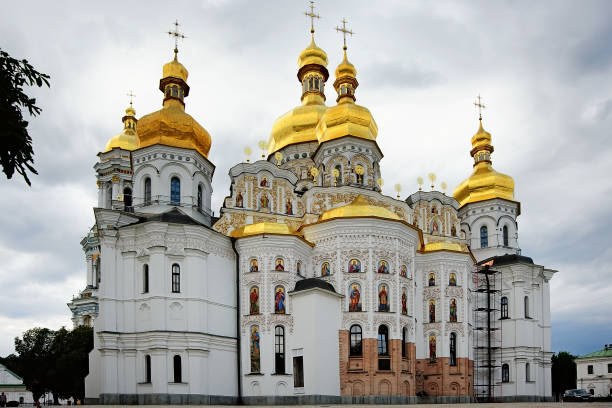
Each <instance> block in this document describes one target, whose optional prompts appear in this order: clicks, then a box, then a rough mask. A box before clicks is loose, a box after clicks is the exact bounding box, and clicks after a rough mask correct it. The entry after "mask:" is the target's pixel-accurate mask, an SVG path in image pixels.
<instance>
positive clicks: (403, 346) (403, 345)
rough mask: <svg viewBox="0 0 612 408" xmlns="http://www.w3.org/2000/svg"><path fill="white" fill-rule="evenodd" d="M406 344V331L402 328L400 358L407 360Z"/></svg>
mask: <svg viewBox="0 0 612 408" xmlns="http://www.w3.org/2000/svg"><path fill="white" fill-rule="evenodd" d="M407 344H408V329H406V328H405V327H404V328H402V358H408V350H406V345H407Z"/></svg>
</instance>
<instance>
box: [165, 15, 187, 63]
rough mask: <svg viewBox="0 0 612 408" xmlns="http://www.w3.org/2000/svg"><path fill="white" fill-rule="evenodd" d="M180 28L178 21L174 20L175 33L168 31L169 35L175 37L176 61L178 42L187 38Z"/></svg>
mask: <svg viewBox="0 0 612 408" xmlns="http://www.w3.org/2000/svg"><path fill="white" fill-rule="evenodd" d="M179 26H180V24H179V22H178V20H174V31H168V35H169V36H170V37H174V59H176V54H178V40H179V39H181V40H182V39H185V38H187V37H185V35H184V34H183V33H181V32H179V30H178V28H179Z"/></svg>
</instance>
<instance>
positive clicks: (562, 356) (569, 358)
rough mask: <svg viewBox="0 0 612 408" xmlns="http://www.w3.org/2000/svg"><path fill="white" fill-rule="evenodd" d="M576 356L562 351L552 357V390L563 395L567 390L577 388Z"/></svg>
mask: <svg viewBox="0 0 612 408" xmlns="http://www.w3.org/2000/svg"><path fill="white" fill-rule="evenodd" d="M575 358H576V356H573V355H571V354H570V353H568V352H567V351H561V352H559V353H557V354H554V355H553V356H552V368H551V371H552V390H553V393H556V394H561V393H563V392H564V391H565V390H571V389H574V388H576V363H575V362H574V359H575Z"/></svg>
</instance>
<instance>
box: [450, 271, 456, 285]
mask: <svg viewBox="0 0 612 408" xmlns="http://www.w3.org/2000/svg"><path fill="white" fill-rule="evenodd" d="M448 286H457V275H455V274H454V273H451V274H450V275H448Z"/></svg>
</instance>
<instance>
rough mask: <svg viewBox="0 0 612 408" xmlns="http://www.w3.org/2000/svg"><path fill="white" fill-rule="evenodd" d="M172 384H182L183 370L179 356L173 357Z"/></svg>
mask: <svg viewBox="0 0 612 408" xmlns="http://www.w3.org/2000/svg"><path fill="white" fill-rule="evenodd" d="M173 360H174V382H175V383H180V382H183V370H182V368H181V356H179V355H176V356H174V359H173Z"/></svg>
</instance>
